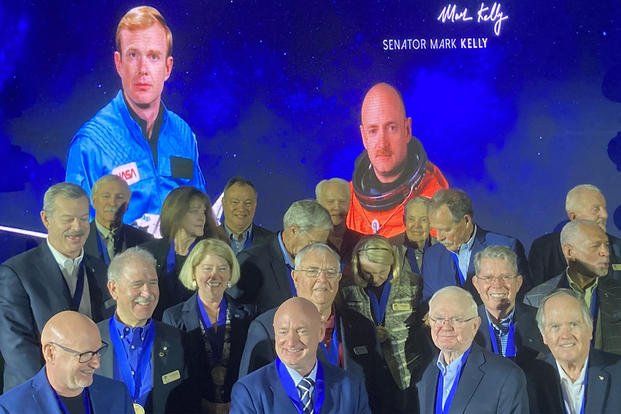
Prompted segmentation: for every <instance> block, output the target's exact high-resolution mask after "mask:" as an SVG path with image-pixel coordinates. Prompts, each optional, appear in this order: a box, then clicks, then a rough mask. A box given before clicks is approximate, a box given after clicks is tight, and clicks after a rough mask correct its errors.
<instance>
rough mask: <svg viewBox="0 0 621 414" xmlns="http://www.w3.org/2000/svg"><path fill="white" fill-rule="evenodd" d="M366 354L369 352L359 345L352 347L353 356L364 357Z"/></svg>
mask: <svg viewBox="0 0 621 414" xmlns="http://www.w3.org/2000/svg"><path fill="white" fill-rule="evenodd" d="M368 353H369V350H368V349H367V347H366V346H364V345H360V346H355V347H354V354H355V355H366V354H368Z"/></svg>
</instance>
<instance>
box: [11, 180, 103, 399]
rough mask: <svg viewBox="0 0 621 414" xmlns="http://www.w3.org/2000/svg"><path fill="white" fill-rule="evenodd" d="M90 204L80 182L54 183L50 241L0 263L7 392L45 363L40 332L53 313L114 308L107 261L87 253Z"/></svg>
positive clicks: (48, 210) (48, 202)
mask: <svg viewBox="0 0 621 414" xmlns="http://www.w3.org/2000/svg"><path fill="white" fill-rule="evenodd" d="M88 208H89V204H88V197H87V196H86V193H85V192H84V190H82V189H81V188H80V187H78V186H77V185H75V184H70V183H60V184H56V185H53V186H52V187H50V188H49V189H48V190H47V191H46V192H45V196H44V197H43V211H41V220H42V221H43V225H44V226H45V227H46V228H47V230H48V236H47V242H44V243H41V244H40V245H39V246H38V247H35V248H34V249H31V250H28V251H26V252H24V253H22V254H19V255H17V256H14V257H12V258H10V259H9V260H7V261H6V262H5V263H4V264H3V265H2V266H0V351H1V352H2V355H4V358H5V367H4V390H5V391H6V390H8V389H10V388H12V387H14V386H16V385H19V384H21V383H23V382H24V381H26V380H27V379H28V378H30V377H32V376H33V375H35V374H36V373H37V371H39V369H41V367H42V366H43V360H42V357H41V343H40V342H39V337H40V334H41V330H42V329H43V326H44V325H45V323H46V322H47V321H48V319H50V318H51V317H52V315H55V314H56V313H58V312H60V311H63V310H69V309H71V310H75V311H79V312H81V313H83V314H85V315H87V316H90V317H92V318H93V319H94V320H95V321H100V320H102V319H104V318H106V317H108V316H110V315H111V314H112V312H113V309H114V302H113V301H112V300H110V296H109V295H108V292H107V290H106V277H105V273H106V270H105V265H104V263H103V262H101V261H99V260H97V259H96V258H93V257H89V256H88V255H86V254H84V249H83V246H84V242H85V241H86V238H87V236H88V233H89V226H88Z"/></svg>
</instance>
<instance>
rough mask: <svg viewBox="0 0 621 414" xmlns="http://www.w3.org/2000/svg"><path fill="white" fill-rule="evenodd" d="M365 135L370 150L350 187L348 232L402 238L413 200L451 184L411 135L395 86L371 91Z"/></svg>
mask: <svg viewBox="0 0 621 414" xmlns="http://www.w3.org/2000/svg"><path fill="white" fill-rule="evenodd" d="M360 134H361V135H362V144H363V145H364V149H365V151H364V152H363V153H362V154H360V156H359V157H358V159H357V160H356V164H355V167H354V172H353V177H352V181H351V183H350V188H351V193H352V196H351V200H350V208H349V213H348V215H347V227H349V228H350V229H352V230H355V231H358V232H360V233H363V234H380V235H382V236H385V237H394V236H397V235H399V234H401V233H403V232H404V231H405V226H404V224H403V209H404V205H405V204H406V203H407V202H408V200H409V199H411V198H412V197H416V196H417V195H422V196H425V197H428V198H430V197H432V196H433V194H434V193H435V192H436V191H437V190H438V189H440V188H447V187H448V182H447V181H446V178H444V175H442V172H441V171H440V170H439V169H438V167H436V166H435V165H434V164H432V163H431V162H429V160H428V159H427V154H426V153H425V149H424V148H423V145H422V144H421V142H420V141H419V140H418V139H417V138H416V137H413V136H412V119H411V118H409V117H407V116H406V113H405V106H404V104H403V99H402V98H401V94H400V93H399V91H397V90H396V89H395V88H394V87H393V86H391V85H388V84H387V83H378V84H376V85H374V86H373V87H372V88H371V89H370V90H369V91H368V92H367V94H366V95H365V97H364V101H363V102H362V109H361V113H360Z"/></svg>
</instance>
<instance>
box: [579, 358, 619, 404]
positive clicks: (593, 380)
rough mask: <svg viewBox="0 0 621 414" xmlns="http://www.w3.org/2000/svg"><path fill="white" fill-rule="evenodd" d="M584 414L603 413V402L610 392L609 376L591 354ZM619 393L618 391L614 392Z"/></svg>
mask: <svg viewBox="0 0 621 414" xmlns="http://www.w3.org/2000/svg"><path fill="white" fill-rule="evenodd" d="M588 375H589V378H588V383H587V389H586V391H587V392H586V406H585V410H584V412H585V413H603V412H604V402H605V401H606V399H607V397H608V393H609V392H610V390H609V387H610V374H609V373H608V372H606V371H604V370H603V369H602V368H601V367H600V364H599V363H598V361H597V360H596V357H595V355H593V354H591V357H590V360H589V368H588ZM615 392H619V390H617V391H615Z"/></svg>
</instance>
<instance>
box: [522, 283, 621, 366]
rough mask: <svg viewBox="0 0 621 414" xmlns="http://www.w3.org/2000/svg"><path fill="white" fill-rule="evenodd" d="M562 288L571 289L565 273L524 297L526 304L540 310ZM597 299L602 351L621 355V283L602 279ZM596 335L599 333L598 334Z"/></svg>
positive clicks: (598, 285) (537, 287) (598, 286)
mask: <svg viewBox="0 0 621 414" xmlns="http://www.w3.org/2000/svg"><path fill="white" fill-rule="evenodd" d="M560 288H566V289H569V281H568V280H567V274H566V273H565V272H563V273H562V274H560V275H558V276H556V277H554V278H552V279H550V280H548V281H547V282H544V283H542V284H541V285H539V286H536V287H535V288H533V289H532V290H531V291H530V292H528V293H527V294H526V296H525V297H524V303H526V304H527V305H531V306H534V307H536V308H538V307H539V305H540V304H541V302H542V301H543V299H544V298H545V297H546V296H547V295H549V294H550V293H552V292H554V291H555V290H556V289H560ZM597 299H598V301H599V319H598V321H597V323H598V325H600V326H601V332H600V333H601V335H602V348H601V350H602V351H605V352H611V353H613V354H617V355H621V282H620V281H618V280H615V279H612V278H609V277H601V278H600V279H599V281H598V283H597ZM594 328H596V327H594ZM596 335H599V333H597V332H596Z"/></svg>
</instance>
